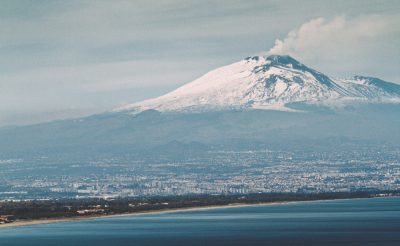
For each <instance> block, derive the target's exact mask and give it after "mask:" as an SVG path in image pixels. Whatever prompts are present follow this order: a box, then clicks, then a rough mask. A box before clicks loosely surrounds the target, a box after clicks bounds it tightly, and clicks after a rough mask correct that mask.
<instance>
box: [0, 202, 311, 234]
mask: <svg viewBox="0 0 400 246" xmlns="http://www.w3.org/2000/svg"><path fill="white" fill-rule="evenodd" d="M299 202H307V201H293V202H269V203H254V204H248V203H234V204H228V205H215V206H201V207H188V208H176V209H161V210H150V211H141V212H133V213H123V214H107V215H88V216H79V217H78V216H77V217H71V218H49V219H38V220H17V221H15V222H12V223H8V224H1V225H0V229H1V228H6V227H18V226H29V225H40V224H49V223H59V222H69V221H81V220H94V219H100V218H110V217H122V216H140V215H148V214H160V213H176V212H187V211H201V210H208V209H217V208H237V207H253V206H267V205H281V204H289V203H299Z"/></svg>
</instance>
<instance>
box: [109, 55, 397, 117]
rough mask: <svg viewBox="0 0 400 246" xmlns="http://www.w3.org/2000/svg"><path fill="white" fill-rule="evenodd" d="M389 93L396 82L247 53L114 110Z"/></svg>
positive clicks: (255, 104) (368, 97) (266, 105)
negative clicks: (341, 75)
mask: <svg viewBox="0 0 400 246" xmlns="http://www.w3.org/2000/svg"><path fill="white" fill-rule="evenodd" d="M388 98H397V99H398V98H400V85H397V84H393V83H389V82H385V81H382V80H380V79H376V78H370V77H363V76H355V77H353V78H350V79H332V78H330V77H328V76H326V75H324V74H323V73H321V72H318V71H316V70H314V69H311V68H309V67H307V66H306V65H304V64H302V63H300V62H299V61H297V60H295V59H294V58H292V57H290V56H281V55H270V56H253V57H247V58H245V59H243V60H241V61H239V62H236V63H233V64H230V65H227V66H223V67H220V68H217V69H215V70H213V71H211V72H208V73H206V74H205V75H203V76H202V77H200V78H198V79H196V80H194V81H193V82H190V83H188V84H186V85H183V86H181V87H179V88H178V89H176V90H174V91H172V92H170V93H168V94H165V95H163V96H161V97H157V98H154V99H149V100H145V101H143V102H139V103H134V104H131V105H128V106H124V107H121V108H118V109H116V111H122V110H131V111H143V110H148V109H155V110H158V111H207V110H219V109H243V108H262V109H274V110H290V109H289V108H288V107H286V106H285V105H286V104H289V103H298V102H302V103H309V104H310V103H311V104H313V103H323V104H330V103H332V102H337V101H341V100H345V101H346V102H349V101H354V100H358V101H360V100H361V101H364V102H365V101H374V102H377V101H382V100H385V99H388Z"/></svg>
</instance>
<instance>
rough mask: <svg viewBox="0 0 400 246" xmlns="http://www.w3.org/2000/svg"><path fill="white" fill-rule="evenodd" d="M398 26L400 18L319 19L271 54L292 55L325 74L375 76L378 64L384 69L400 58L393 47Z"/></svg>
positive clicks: (279, 43)
mask: <svg viewBox="0 0 400 246" xmlns="http://www.w3.org/2000/svg"><path fill="white" fill-rule="evenodd" d="M398 23H400V18H399V17H397V16H380V15H365V16H361V17H358V18H353V19H349V18H346V17H344V16H338V17H335V18H333V19H331V20H327V19H325V18H317V19H313V20H310V21H308V22H306V23H304V24H302V25H301V26H300V27H299V28H296V29H294V30H292V31H290V32H289V33H288V34H287V36H286V37H285V38H284V39H283V40H281V39H277V40H276V41H275V46H274V47H272V48H271V49H270V50H269V53H271V54H289V55H292V56H294V57H296V58H298V59H300V60H302V61H304V62H308V63H310V65H313V66H316V67H317V68H321V69H322V71H336V73H337V74H335V75H342V74H348V73H358V72H359V71H360V72H363V71H364V72H365V71H370V72H372V74H373V73H375V72H377V71H374V66H375V67H376V64H380V65H381V66H382V67H384V65H385V61H387V60H391V61H393V59H387V58H394V57H395V56H398V55H399V49H398V47H396V45H393V43H394V42H393V41H394V40H393V38H395V39H396V38H397V39H398V34H399V33H400V26H399V25H398ZM392 65H393V64H392ZM389 67H392V68H393V66H389ZM382 72H386V71H384V70H380V73H381V74H378V75H380V76H381V75H382ZM387 72H390V71H387ZM391 74H393V71H391ZM375 75H376V74H375Z"/></svg>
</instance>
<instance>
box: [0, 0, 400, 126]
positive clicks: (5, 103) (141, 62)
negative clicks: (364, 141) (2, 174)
mask: <svg viewBox="0 0 400 246" xmlns="http://www.w3.org/2000/svg"><path fill="white" fill-rule="evenodd" d="M399 13H400V1H398V0H393V1H389V0H387V1H366V0H359V1H349V0H346V1H321V0H315V1H304V0H302V1H287V0H286V1H266V0H262V1H251V0H243V1H240V0H229V1H228V0H226V1H197V0H196V1H179V0H169V1H161V0H159V1H150V0H145V1H139V0H131V1H118V0H115V1H109V0H104V1H102V0H93V1H89V0H88V1H84V0H80V1H73V0H68V1H65V0H63V1H56V0H43V1H40V0H37V1H33V0H29V1H28V0H26V1H18V0H10V1H7V0H2V1H1V4H0V31H1V34H0V126H1V125H8V124H27V123H34V122H41V121H47V120H50V119H58V118H66V117H77V116H81V115H87V114H92V113H98V112H102V111H105V110H109V109H112V108H113V107H115V106H119V105H122V104H125V103H131V102H135V101H140V100H142V99H145V98H149V97H154V96H158V95H161V94H163V93H165V92H168V91H170V90H172V89H174V88H176V87H177V86H179V85H182V84H184V83H187V82H190V81H191V80H193V79H195V78H196V77H198V76H200V75H202V74H204V73H205V72H207V71H209V70H210V69H213V68H216V67H218V66H222V65H226V64H229V63H232V62H235V61H238V60H240V59H242V58H244V57H247V56H250V55H256V54H265V53H267V52H269V51H270V52H273V53H281V54H291V55H293V56H294V57H295V58H296V59H298V60H300V61H302V62H303V63H305V64H307V65H309V66H310V67H313V68H316V69H318V70H320V71H321V72H324V73H326V74H328V75H331V76H352V75H354V74H362V75H369V76H375V77H380V78H382V79H384V80H387V81H392V82H396V83H400V48H399V45H400V14H399Z"/></svg>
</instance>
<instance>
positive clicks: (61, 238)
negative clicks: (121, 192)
mask: <svg viewBox="0 0 400 246" xmlns="http://www.w3.org/2000/svg"><path fill="white" fill-rule="evenodd" d="M0 245H1V246H6V245H21V246H29V245H40V246H43V245H69V246H75V245H85V246H88V245H96V246H101V245H107V246H116V245H163V246H167V245H190V246H192V245H194V246H195V245H207V246H209V245H246V246H248V245H400V198H377V199H358V200H342V201H322V202H305V203H297V204H286V205H272V206H253V207H242V208H224V209H213V210H203V211H192V212H179V213H164V214H157V215H143V216H135V217H114V218H106V219H96V220H89V221H79V222H62V223H53V224H46V225H32V226H24V227H15V228H0Z"/></svg>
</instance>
